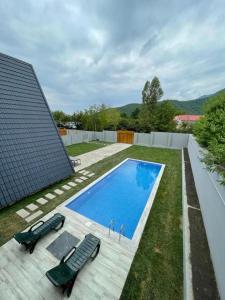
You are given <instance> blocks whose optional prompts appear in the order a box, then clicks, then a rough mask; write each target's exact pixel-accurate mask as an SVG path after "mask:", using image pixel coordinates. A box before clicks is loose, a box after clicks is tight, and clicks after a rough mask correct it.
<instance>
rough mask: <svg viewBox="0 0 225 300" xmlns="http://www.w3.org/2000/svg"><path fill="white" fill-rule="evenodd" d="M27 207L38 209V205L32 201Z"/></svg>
mask: <svg viewBox="0 0 225 300" xmlns="http://www.w3.org/2000/svg"><path fill="white" fill-rule="evenodd" d="M26 208H28V209H29V210H31V211H34V210H36V209H38V206H37V205H35V204H33V203H31V204H29V205H27V206H26Z"/></svg>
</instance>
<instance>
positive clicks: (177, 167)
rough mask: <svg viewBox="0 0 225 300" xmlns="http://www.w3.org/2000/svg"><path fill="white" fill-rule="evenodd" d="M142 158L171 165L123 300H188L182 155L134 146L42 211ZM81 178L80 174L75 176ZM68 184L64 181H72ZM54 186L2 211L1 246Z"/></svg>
mask: <svg viewBox="0 0 225 300" xmlns="http://www.w3.org/2000/svg"><path fill="white" fill-rule="evenodd" d="M127 157H130V158H137V159H143V160H149V161H154V162H159V163H164V164H166V168H165V171H164V174H163V177H162V179H161V183H160V186H159V189H158V192H157V195H156V198H155V201H154V205H153V207H152V209H151V212H150V216H149V218H148V221H147V223H146V226H145V230H144V233H143V236H142V239H141V242H140V245H139V248H138V251H137V253H136V256H135V258H134V261H133V264H132V266H131V270H130V273H129V275H128V277H127V281H126V284H125V286H124V289H123V293H122V296H121V300H127V299H132V300H133V299H135V300H136V299H138V300H139V299H157V300H158V299H160V300H164V299H165V300H169V299H171V300H172V299H173V300H176V299H181V298H182V281H183V275H182V274H183V269H182V230H181V215H182V196H181V176H182V175H181V152H180V151H176V150H168V149H158V148H147V147H141V146H132V147H130V148H128V149H126V150H124V151H121V152H120V153H117V154H115V155H113V156H111V157H108V158H106V159H104V160H102V161H100V162H98V163H96V164H94V165H92V166H91V167H89V168H87V169H88V170H90V171H93V172H95V176H94V177H92V178H91V179H90V180H88V182H85V183H82V184H81V185H77V186H76V187H75V188H73V189H71V190H70V191H68V192H65V193H64V194H63V196H59V197H57V198H56V200H54V201H49V202H48V203H47V204H46V205H44V206H42V210H43V211H44V213H47V212H49V211H51V210H52V209H53V208H55V207H56V206H57V205H58V204H60V203H61V202H62V201H64V200H65V199H67V198H69V197H70V196H71V195H72V194H74V193H76V192H78V190H80V189H81V188H83V187H84V186H86V185H87V184H88V183H90V182H91V181H93V180H95V179H96V178H97V177H99V176H101V175H102V174H104V173H105V172H106V171H108V170H109V169H111V168H112V167H114V166H115V165H116V164H118V163H119V162H121V161H122V160H124V159H125V158H127ZM75 176H78V175H75ZM67 181H68V180H65V181H64V182H67ZM61 185H62V182H61V183H60V184H55V185H54V186H52V187H50V188H48V189H46V190H45V191H42V192H39V193H37V194H35V195H33V196H30V197H27V198H26V199H24V200H22V201H20V202H18V203H16V204H14V205H13V206H12V207H9V208H6V209H3V210H1V211H0V238H1V241H0V243H2V244H3V243H4V242H6V241H7V240H8V239H10V238H11V237H12V235H13V233H14V232H15V231H18V230H23V229H25V227H26V226H27V224H26V223H25V222H24V221H23V220H22V219H21V218H20V217H18V216H17V215H16V214H15V212H16V211H17V210H18V209H19V208H22V207H24V206H25V205H27V204H28V203H32V202H34V200H35V199H37V198H39V197H41V196H43V195H44V194H45V193H46V192H51V191H53V189H55V188H56V187H59V188H60V186H61Z"/></svg>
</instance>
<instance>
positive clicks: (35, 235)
mask: <svg viewBox="0 0 225 300" xmlns="http://www.w3.org/2000/svg"><path fill="white" fill-rule="evenodd" d="M64 222H65V217H64V216H63V215H61V214H59V213H57V214H55V215H54V216H53V217H51V218H50V219H48V220H47V221H46V222H44V221H42V220H41V221H38V222H37V223H35V224H34V225H33V226H31V228H30V229H29V231H27V232H18V233H16V234H15V235H14V238H15V240H16V241H17V242H18V243H19V244H21V245H24V246H25V248H26V250H28V249H29V250H30V253H32V252H33V251H34V248H35V246H36V244H37V242H38V241H39V240H40V239H41V238H42V237H44V236H45V235H46V234H48V233H49V232H50V231H52V230H55V231H58V230H59V229H61V228H62V227H63V225H64ZM38 225H39V226H38Z"/></svg>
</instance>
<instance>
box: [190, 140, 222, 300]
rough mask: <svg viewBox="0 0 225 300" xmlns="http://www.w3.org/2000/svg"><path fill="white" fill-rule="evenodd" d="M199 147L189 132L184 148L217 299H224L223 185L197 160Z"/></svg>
mask: <svg viewBox="0 0 225 300" xmlns="http://www.w3.org/2000/svg"><path fill="white" fill-rule="evenodd" d="M202 151H203V150H202V148H201V147H200V146H199V145H198V143H197V142H196V140H195V138H194V137H193V136H192V135H190V137H189V142H188V152H189V156H190V161H191V167H192V170H193V175H194V180H195V185H196V190H197V194H198V198H199V202H200V206H201V211H202V217H203V221H204V225H205V229H206V234H207V238H208V243H209V248H210V253H211V258H212V263H213V266H214V271H215V276H216V280H217V285H218V289H219V293H220V297H221V299H225V186H223V185H221V184H220V183H219V182H218V181H219V180H220V177H219V175H218V174H217V173H211V172H209V171H208V170H207V169H206V168H205V165H204V164H203V163H202V162H201V158H202Z"/></svg>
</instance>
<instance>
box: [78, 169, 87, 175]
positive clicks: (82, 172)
mask: <svg viewBox="0 0 225 300" xmlns="http://www.w3.org/2000/svg"><path fill="white" fill-rule="evenodd" d="M85 172H87V171H86V170H82V171H79V173H81V174H84V173H85Z"/></svg>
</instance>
